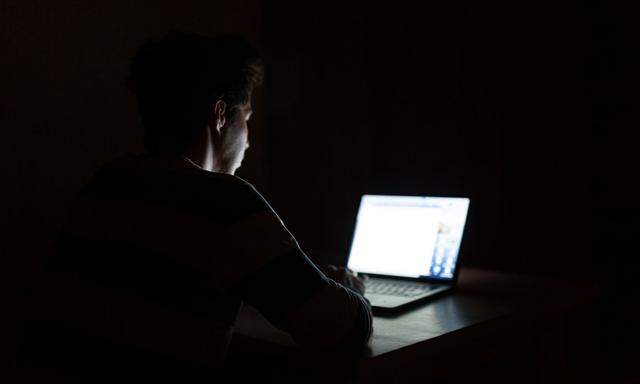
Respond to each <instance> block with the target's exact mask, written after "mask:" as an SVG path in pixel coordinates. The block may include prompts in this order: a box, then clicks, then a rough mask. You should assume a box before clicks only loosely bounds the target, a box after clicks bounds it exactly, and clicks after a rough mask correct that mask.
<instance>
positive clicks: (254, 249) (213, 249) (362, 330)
mask: <svg viewBox="0 0 640 384" xmlns="http://www.w3.org/2000/svg"><path fill="white" fill-rule="evenodd" d="M261 77H262V68H261V65H260V60H259V58H258V55H257V54H256V52H255V50H254V49H253V48H252V47H251V46H250V45H249V44H248V43H246V42H245V41H244V40H242V39H240V38H238V37H228V36H227V37H219V38H208V37H204V36H199V35H195V34H187V33H173V34H170V35H168V36H165V37H164V38H162V39H160V40H156V41H150V42H148V43H146V44H145V45H143V46H142V47H141V49H140V50H139V51H138V53H137V55H136V56H135V58H134V60H133V61H132V64H131V68H130V75H129V81H130V85H131V87H132V89H133V91H134V92H135V95H136V98H137V102H138V108H139V112H140V115H141V118H142V123H143V125H144V129H145V147H146V153H145V154H142V155H128V156H125V157H123V158H121V159H119V160H116V161H114V162H112V163H110V164H107V165H105V166H103V167H102V168H101V169H100V170H99V171H98V172H97V173H96V174H95V175H94V177H93V179H92V180H91V182H90V183H89V184H88V185H87V187H86V188H85V189H84V190H83V191H82V193H81V194H80V196H79V198H78V200H77V201H76V203H75V204H74V206H73V208H72V209H71V210H70V214H69V219H68V222H67V224H66V226H65V228H64V230H63V232H62V234H61V236H60V240H59V242H58V246H57V248H56V252H55V254H54V256H53V257H52V258H51V260H50V262H49V263H48V266H47V269H48V278H47V280H46V281H47V282H46V283H45V290H44V291H45V292H44V293H43V294H42V297H41V304H42V306H43V307H44V313H45V314H46V317H47V319H49V321H48V322H47V327H48V328H47V329H48V331H43V332H42V334H41V335H40V336H38V337H39V340H43V339H42V338H43V337H44V336H43V335H45V334H46V335H48V336H46V337H49V338H51V337H53V339H51V340H50V341H49V342H48V345H49V346H51V351H50V354H49V356H54V355H55V356H57V357H58V360H60V361H61V362H63V363H64V362H65V360H66V363H69V360H73V361H72V362H71V363H72V366H74V367H75V368H79V367H95V366H96V365H95V362H96V361H101V362H104V361H108V362H109V366H110V367H111V368H110V371H112V372H111V373H113V372H116V375H117V374H118V373H117V372H119V371H124V370H129V369H133V368H135V369H136V370H137V371H138V372H148V373H151V372H156V373H157V372H162V375H165V374H169V372H173V373H176V374H177V375H178V376H179V377H184V376H183V375H184V372H186V371H188V372H192V373H193V372H200V371H198V369H201V368H205V370H206V369H208V368H211V369H214V370H215V368H217V367H220V366H222V365H223V363H224V359H225V356H226V352H227V348H228V345H229V342H230V340H231V336H232V329H233V324H234V321H235V318H236V315H237V313H238V310H239V308H240V306H241V305H242V303H247V304H250V305H252V306H253V307H255V308H256V309H258V310H259V311H260V312H261V313H262V314H263V315H264V316H265V317H266V318H267V319H268V320H269V321H271V322H272V323H273V324H274V325H275V326H277V327H279V328H281V329H282V330H284V331H286V332H288V333H290V334H291V335H292V337H293V339H294V340H295V341H296V342H297V343H298V344H299V345H300V346H301V347H303V348H308V349H313V350H327V351H331V350H352V351H358V350H360V349H362V348H363V347H364V346H365V345H366V343H367V342H368V339H369V337H370V334H371V309H370V306H369V305H368V302H367V301H366V300H365V299H364V298H363V297H362V295H361V294H362V293H363V290H364V285H363V284H362V281H361V280H360V279H359V278H358V277H356V276H354V275H353V274H352V273H351V272H350V271H348V270H346V269H344V268H336V267H334V266H329V267H327V268H325V273H323V272H321V271H320V270H319V269H318V268H317V267H316V266H315V265H314V264H313V263H312V262H311V261H310V260H309V258H307V256H306V255H305V254H304V252H303V251H302V250H301V249H300V247H299V245H298V243H297V242H296V240H295V239H294V237H293V236H292V235H291V234H290V233H289V231H288V230H287V229H286V227H285V226H284V225H283V223H282V221H281V220H280V219H279V217H278V216H277V215H276V213H275V212H274V211H273V209H272V208H271V207H270V206H269V204H268V203H267V202H266V201H265V199H264V198H263V197H262V196H261V195H260V194H259V193H258V192H257V191H256V190H255V189H254V188H253V187H252V186H251V185H250V184H248V183H247V182H245V181H244V180H242V179H240V178H238V177H235V176H233V175H234V173H235V172H236V170H237V169H238V168H239V167H240V165H241V163H242V159H243V157H244V153H245V151H246V150H247V148H248V147H249V142H248V121H249V119H250V117H251V113H252V111H251V94H252V91H253V89H254V87H255V86H257V85H258V84H259V83H260V82H261ZM45 328H46V327H45ZM52 335H53V336H52ZM56 340H57V341H56ZM70 351H71V352H75V354H73V353H72V354H71V355H69V354H68V352H70ZM78 351H81V353H77V352H78ZM45 354H46V353H45ZM67 355H68V356H73V357H64V356H67ZM159 362H161V363H159ZM87 370H88V371H90V373H91V374H95V372H96V368H90V369H87ZM103 373H106V372H103ZM98 375H99V374H98Z"/></svg>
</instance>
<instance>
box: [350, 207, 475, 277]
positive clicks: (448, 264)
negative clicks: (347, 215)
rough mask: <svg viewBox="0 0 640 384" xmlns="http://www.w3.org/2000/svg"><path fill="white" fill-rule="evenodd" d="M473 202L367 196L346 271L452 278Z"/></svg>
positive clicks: (359, 215)
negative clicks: (468, 213) (468, 212)
mask: <svg viewBox="0 0 640 384" xmlns="http://www.w3.org/2000/svg"><path fill="white" fill-rule="evenodd" d="M468 207H469V199H466V198H457V197H421V196H381V195H364V196H362V200H361V201H360V209H359V210H358V217H357V219H356V226H355V231H354V235H353V242H352V245H351V253H350V255H349V263H348V264H347V266H348V268H350V269H352V270H354V271H356V272H362V273H374V274H380V275H391V276H404V277H437V278H441V279H448V278H452V277H453V273H454V269H455V263H456V261H457V259H458V252H459V250H460V242H461V240H462V232H463V230H464V224H465V221H466V217H467V209H468Z"/></svg>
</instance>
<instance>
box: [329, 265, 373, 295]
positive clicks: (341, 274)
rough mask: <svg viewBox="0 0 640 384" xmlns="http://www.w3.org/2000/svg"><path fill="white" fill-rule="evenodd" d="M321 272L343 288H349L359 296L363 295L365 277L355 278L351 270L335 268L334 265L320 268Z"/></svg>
mask: <svg viewBox="0 0 640 384" xmlns="http://www.w3.org/2000/svg"><path fill="white" fill-rule="evenodd" d="M322 272H324V274H325V275H327V277H329V278H330V279H332V280H335V281H336V282H337V283H340V284H342V285H344V286H345V287H348V288H351V289H353V290H355V291H356V292H359V293H360V294H361V295H364V290H365V287H364V282H365V280H366V279H367V276H366V275H365V276H357V275H356V274H355V273H354V272H353V271H352V270H350V269H349V268H345V267H336V266H335V265H331V264H328V265H326V266H325V267H324V268H322Z"/></svg>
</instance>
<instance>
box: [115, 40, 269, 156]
mask: <svg viewBox="0 0 640 384" xmlns="http://www.w3.org/2000/svg"><path fill="white" fill-rule="evenodd" d="M262 77H263V66H262V60H261V58H260V56H259V54H258V52H257V51H256V49H255V48H254V47H253V46H251V44H249V43H248V42H247V41H246V40H245V39H244V38H242V37H240V36H235V35H224V36H218V37H213V38H212V37H207V36H203V35H198V34H194V33H186V32H172V33H169V34H168V35H166V36H164V37H162V38H160V39H156V40H153V39H152V40H149V41H147V42H146V43H144V44H143V45H142V46H141V47H140V48H139V50H138V51H137V53H136V55H135V56H134V58H133V60H132V61H131V66H130V68H129V75H128V78H127V83H128V85H129V87H130V88H131V90H132V91H133V92H134V93H135V96H136V100H137V104H138V111H139V113H140V117H141V119H142V124H143V126H144V131H145V134H144V144H145V147H146V149H147V150H149V151H154V152H182V151H185V150H186V149H187V148H188V147H189V145H190V144H192V143H193V141H194V140H196V139H197V137H198V136H199V135H200V134H201V133H202V131H203V130H204V129H205V128H206V126H207V121H208V119H209V116H210V115H211V108H212V105H213V103H215V101H217V100H223V101H225V102H226V103H227V106H228V108H227V109H228V113H229V114H230V116H229V117H230V118H231V117H232V116H233V113H234V111H235V109H236V107H237V106H239V105H242V104H245V103H247V102H248V101H249V100H250V98H251V94H252V92H253V89H254V88H255V87H256V86H258V85H260V84H261V83H262Z"/></svg>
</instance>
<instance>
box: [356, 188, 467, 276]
mask: <svg viewBox="0 0 640 384" xmlns="http://www.w3.org/2000/svg"><path fill="white" fill-rule="evenodd" d="M365 196H376V197H422V198H425V197H426V198H436V199H466V200H467V212H466V214H465V220H464V224H463V227H462V236H461V237H460V246H459V247H458V256H457V257H456V263H455V266H454V268H453V277H451V278H439V277H432V276H418V277H407V276H396V275H381V274H377V273H365V272H358V271H354V272H357V273H358V275H367V276H370V277H377V278H384V279H394V280H404V281H416V282H423V283H433V284H443V285H453V284H455V283H457V282H458V275H459V273H460V264H461V263H460V260H461V256H462V253H463V252H462V240H463V239H464V238H465V237H466V236H467V231H468V230H469V226H468V225H467V223H468V221H469V210H470V208H471V199H470V198H468V197H462V196H426V195H377V194H363V195H362V196H360V202H359V203H358V210H357V212H356V216H355V218H354V220H353V231H352V235H351V243H350V244H349V254H348V255H347V265H348V264H349V258H351V252H352V251H353V240H354V238H355V235H356V231H355V229H356V224H357V221H358V214H360V209H361V208H362V201H363V198H364V197H365Z"/></svg>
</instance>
